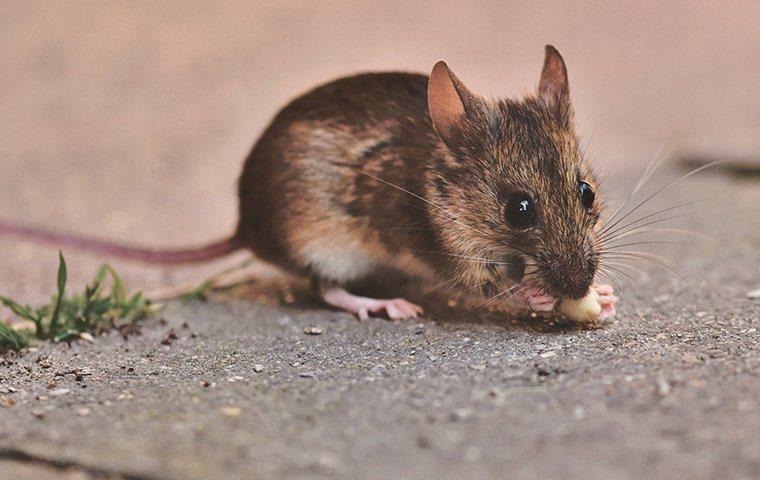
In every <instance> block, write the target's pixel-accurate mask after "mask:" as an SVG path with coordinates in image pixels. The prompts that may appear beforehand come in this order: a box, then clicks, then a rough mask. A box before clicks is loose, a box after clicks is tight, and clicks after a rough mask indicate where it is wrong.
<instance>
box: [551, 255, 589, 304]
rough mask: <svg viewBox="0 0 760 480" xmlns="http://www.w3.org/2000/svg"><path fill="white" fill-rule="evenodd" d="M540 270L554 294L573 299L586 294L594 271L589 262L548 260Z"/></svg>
mask: <svg viewBox="0 0 760 480" xmlns="http://www.w3.org/2000/svg"><path fill="white" fill-rule="evenodd" d="M542 270H543V271H542V275H543V280H544V282H545V283H546V284H547V286H548V287H549V289H550V290H551V291H552V293H553V294H554V295H555V296H559V297H566V298H572V299H575V300H577V299H580V298H583V297H585V296H586V294H587V293H588V291H589V289H590V288H591V284H592V283H593V282H594V274H595V273H596V268H595V266H594V265H592V264H591V262H564V263H563V264H559V263H558V262H549V264H548V265H547V266H546V267H544V268H543V269H542Z"/></svg>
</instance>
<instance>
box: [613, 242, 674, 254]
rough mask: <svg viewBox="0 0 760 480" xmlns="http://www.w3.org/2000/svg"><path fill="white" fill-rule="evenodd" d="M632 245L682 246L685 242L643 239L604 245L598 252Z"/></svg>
mask: <svg viewBox="0 0 760 480" xmlns="http://www.w3.org/2000/svg"><path fill="white" fill-rule="evenodd" d="M633 245H679V246H684V245H685V244H684V243H683V242H668V241H666V240H653V241H651V242H650V241H643V242H630V243H622V244H620V245H606V246H605V247H604V248H602V249H600V250H599V253H600V254H602V255H603V254H605V253H608V252H614V251H615V249H617V248H623V247H630V246H633Z"/></svg>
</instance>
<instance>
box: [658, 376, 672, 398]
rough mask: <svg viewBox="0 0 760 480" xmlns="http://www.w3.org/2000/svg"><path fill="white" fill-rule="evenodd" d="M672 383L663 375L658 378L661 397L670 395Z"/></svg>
mask: <svg viewBox="0 0 760 480" xmlns="http://www.w3.org/2000/svg"><path fill="white" fill-rule="evenodd" d="M670 390H671V387H670V383H668V381H667V380H665V379H664V378H663V377H659V378H657V394H658V395H659V396H661V397H667V396H668V395H670Z"/></svg>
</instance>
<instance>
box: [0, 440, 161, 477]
mask: <svg viewBox="0 0 760 480" xmlns="http://www.w3.org/2000/svg"><path fill="white" fill-rule="evenodd" d="M0 460H9V461H15V462H19V463H24V464H29V465H35V466H40V467H47V468H50V469H53V470H58V471H63V470H68V469H77V470H79V471H81V472H82V473H84V474H86V475H89V476H90V477H91V478H95V479H110V480H113V479H118V480H165V479H164V478H162V477H156V476H153V475H148V474H142V473H131V472H123V471H119V470H109V469H105V468H100V467H94V466H91V465H86V464H83V463H79V462H76V461H73V460H64V459H58V458H47V457H43V456H40V455H36V454H33V453H30V452H27V451H24V450H22V449H19V448H13V447H0Z"/></svg>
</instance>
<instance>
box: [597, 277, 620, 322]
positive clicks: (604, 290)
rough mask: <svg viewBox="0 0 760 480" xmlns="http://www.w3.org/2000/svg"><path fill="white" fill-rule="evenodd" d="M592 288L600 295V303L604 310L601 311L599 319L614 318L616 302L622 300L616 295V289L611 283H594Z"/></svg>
mask: <svg viewBox="0 0 760 480" xmlns="http://www.w3.org/2000/svg"><path fill="white" fill-rule="evenodd" d="M591 288H592V289H593V290H594V291H595V292H596V294H597V295H599V303H600V304H601V306H602V311H601V312H600V313H599V320H604V319H607V318H612V317H614V316H615V304H616V303H617V302H618V300H620V299H619V298H618V297H616V296H615V289H614V288H612V286H611V285H599V284H596V283H595V284H593V285H591Z"/></svg>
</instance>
